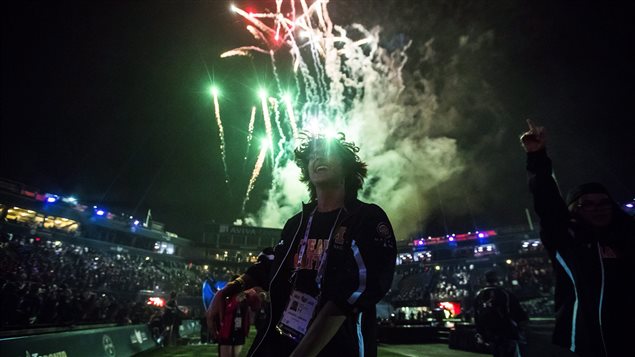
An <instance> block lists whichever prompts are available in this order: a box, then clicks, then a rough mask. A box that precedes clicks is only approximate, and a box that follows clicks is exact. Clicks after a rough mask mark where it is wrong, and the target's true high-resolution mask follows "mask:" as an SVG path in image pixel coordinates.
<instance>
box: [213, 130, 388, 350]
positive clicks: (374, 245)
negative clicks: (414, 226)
mask: <svg viewBox="0 0 635 357" xmlns="http://www.w3.org/2000/svg"><path fill="white" fill-rule="evenodd" d="M357 152H358V148H357V147H356V146H354V144H352V143H348V142H346V141H345V138H344V135H343V134H340V136H339V137H338V138H333V139H329V138H325V137H323V136H311V135H308V134H307V135H306V136H305V138H303V140H302V143H301V145H300V146H299V147H298V148H297V149H296V151H295V158H296V163H297V164H298V166H299V167H300V169H301V171H302V177H301V181H303V182H305V183H306V184H307V187H308V189H309V192H310V198H311V200H310V202H309V203H308V204H305V205H304V206H303V209H302V211H301V212H300V213H298V214H297V215H295V216H293V217H292V218H291V219H289V220H288V221H287V223H286V224H285V226H284V228H283V230H282V237H281V240H280V242H279V243H278V244H277V245H276V247H275V248H274V260H273V264H271V265H270V267H267V266H266V265H264V264H259V263H257V264H255V265H253V266H252V267H250V268H249V269H248V270H247V272H245V274H243V275H242V276H241V277H240V278H239V279H237V280H236V281H235V282H234V283H232V284H228V285H227V287H225V288H224V289H223V290H222V291H221V292H219V294H217V295H216V296H215V298H214V300H213V302H212V304H211V307H210V308H209V310H208V312H207V317H208V321H209V325H210V326H211V333H212V334H215V333H217V329H218V326H217V321H218V318H219V316H220V314H221V313H222V306H223V305H224V303H225V301H226V298H227V297H231V296H233V295H235V294H237V293H238V292H240V291H243V290H245V289H248V288H250V287H253V286H260V287H262V288H264V289H265V290H267V291H268V292H269V297H270V304H269V309H270V310H269V313H268V317H269V320H268V323H267V324H266V326H265V327H264V328H263V329H261V330H260V331H258V334H257V336H256V338H255V339H254V342H253V344H252V346H251V348H250V351H249V353H248V356H272V357H273V356H275V357H278V356H301V357H307V356H318V355H319V356H327V355H328V356H331V357H332V356H359V355H365V356H371V357H372V356H376V355H377V346H376V340H375V338H374V336H376V334H375V331H374V329H375V328H376V323H374V321H375V318H376V316H375V305H376V304H377V303H378V302H379V301H380V300H381V298H382V297H384V295H385V294H386V293H387V292H388V289H389V288H390V286H391V283H392V278H393V274H394V268H395V260H396V255H397V251H396V244H395V236H394V233H393V229H392V226H391V225H390V222H389V220H388V217H387V216H386V213H384V211H383V210H382V209H381V208H380V207H379V206H377V205H374V204H367V203H363V202H361V201H359V200H358V199H357V192H358V191H359V189H360V188H361V187H362V184H363V182H364V178H365V176H366V164H365V163H364V162H362V161H361V160H360V159H359V157H358V156H357Z"/></svg>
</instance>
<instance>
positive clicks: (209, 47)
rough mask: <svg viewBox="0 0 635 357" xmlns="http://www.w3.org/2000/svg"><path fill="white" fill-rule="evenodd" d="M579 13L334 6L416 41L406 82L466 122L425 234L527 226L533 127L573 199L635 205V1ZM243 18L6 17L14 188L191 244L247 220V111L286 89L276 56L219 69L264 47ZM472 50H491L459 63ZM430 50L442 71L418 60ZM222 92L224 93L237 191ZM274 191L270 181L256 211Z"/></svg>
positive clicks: (258, 5)
mask: <svg viewBox="0 0 635 357" xmlns="http://www.w3.org/2000/svg"><path fill="white" fill-rule="evenodd" d="M234 3H235V4H236V5H239V6H241V7H245V6H251V7H253V8H254V9H258V10H262V9H264V8H267V7H268V8H270V9H273V8H274V6H275V5H274V4H275V1H273V0H270V1H269V0H258V1H256V0H251V1H236V2H234ZM510 3H513V4H510ZM567 3H568V4H565V3H564V2H556V1H514V2H510V1H502V0H501V1H480V2H476V1H473V2H470V1H441V0H436V1H416V0H403V1H397V0H395V1H379V0H372V1H371V0H369V1H362V0H359V1H353V0H348V1H337V0H332V1H331V4H330V5H329V11H330V15H331V18H332V19H333V21H334V22H335V23H338V24H343V25H344V24H350V23H352V22H357V23H360V24H363V25H365V26H366V27H368V28H370V27H373V26H376V25H379V26H382V28H383V29H384V31H383V33H382V38H385V43H384V45H385V46H386V47H390V46H395V44H399V43H403V42H404V41H406V40H412V41H413V44H412V46H411V47H410V49H409V50H408V52H407V53H408V56H409V61H408V63H407V66H406V67H405V68H404V78H405V80H406V81H408V80H409V79H412V78H415V77H416V76H424V77H426V78H429V79H430V83H433V84H434V90H435V93H436V96H437V98H438V100H439V103H440V107H441V108H444V107H447V108H450V107H453V108H455V109H456V111H458V112H459V113H460V115H459V116H458V118H461V120H446V119H445V118H439V120H438V121H434V122H433V123H432V124H431V126H430V131H429V133H430V136H445V137H450V138H453V139H455V140H456V142H457V145H458V148H459V150H460V154H461V157H462V159H463V160H464V161H465V169H464V170H463V171H462V172H461V173H460V174H457V175H455V176H453V177H452V178H451V179H449V180H446V181H444V182H441V183H439V184H438V185H436V187H435V188H434V189H431V190H429V191H428V192H424V193H422V195H421V197H420V198H416V197H413V198H412V199H413V200H417V199H420V200H422V201H425V202H428V206H430V207H431V208H430V209H428V210H426V211H425V212H422V216H421V220H420V222H419V224H420V227H421V232H422V233H424V234H431V235H437V234H445V232H450V233H451V232H457V233H458V232H464V231H467V230H471V229H472V228H473V227H477V228H490V227H496V226H509V225H518V224H525V222H526V221H525V213H524V210H525V208H526V207H531V201H530V196H529V194H528V192H527V188H526V176H525V171H524V153H523V151H522V149H521V148H520V145H519V144H518V135H519V134H520V133H521V132H522V131H524V130H525V118H528V117H531V118H534V120H535V121H537V122H538V123H540V124H542V125H545V126H546V127H547V130H548V140H549V141H548V148H549V153H550V156H551V157H552V158H553V160H554V164H555V170H556V176H557V178H558V181H559V183H560V185H561V188H562V189H563V190H565V191H566V190H567V189H569V188H571V187H572V186H573V185H575V184H578V183H581V182H586V181H591V180H594V181H600V182H603V183H605V184H606V185H607V186H608V187H609V190H610V191H611V192H612V194H613V195H614V197H615V198H616V200H618V201H622V202H624V201H626V200H629V199H633V197H634V196H635V160H633V156H634V155H633V154H634V153H635V150H633V142H635V140H633V127H634V126H633V124H632V122H633V118H634V117H635V116H634V114H635V110H634V105H633V103H635V84H634V83H635V82H634V80H635V73H634V72H635V66H634V65H633V64H634V63H635V58H634V56H633V55H632V54H631V52H632V49H633V48H634V46H635V41H634V40H635V26H634V23H635V22H634V21H632V14H633V11H632V9H631V8H630V6H628V5H627V2H624V4H618V3H611V4H605V3H601V4H600V3H599V2H597V3H591V2H588V3H587V2H575V5H572V3H571V2H567ZM229 4H230V2H229V1H225V0H222V1H221V0H213V1H188V2H176V1H134V2H133V1H130V2H124V1H112V2H105V1H97V2H75V1H62V2H38V1H10V2H4V3H3V5H2V43H1V52H2V97H1V98H2V116H1V119H0V120H1V122H0V123H1V124H0V125H1V126H0V177H3V178H7V179H11V180H14V181H18V182H22V183H25V184H27V185H31V186H35V187H38V188H40V189H41V190H42V191H44V192H51V193H57V194H61V195H73V196H75V197H78V198H79V200H80V202H82V203H85V204H90V205H93V204H95V205H100V206H103V207H105V208H106V209H108V210H109V211H111V212H113V213H119V212H126V213H128V214H134V215H135V216H138V217H141V218H142V217H144V216H145V213H146V211H147V210H148V209H149V208H150V209H152V213H153V218H155V219H156V220H159V221H161V222H164V223H165V224H166V227H167V229H168V230H170V231H173V232H176V233H178V234H179V235H182V236H186V237H189V238H194V239H196V238H198V237H200V236H201V235H202V229H203V224H204V223H205V222H211V221H216V222H223V223H231V222H233V221H234V220H235V219H237V218H240V217H239V216H240V211H241V207H240V206H241V203H242V199H243V197H244V192H245V189H246V185H247V181H248V179H249V174H250V172H251V165H253V160H254V155H257V152H256V151H254V150H253V149H252V150H251V151H250V152H249V157H250V160H251V161H249V162H248V163H245V162H244V161H243V156H244V155H245V150H246V139H245V138H246V128H247V122H248V120H249V112H250V109H251V106H252V105H257V104H258V99H257V88H258V86H260V85H263V84H264V85H267V83H270V82H271V81H272V80H273V74H272V71H271V66H270V62H269V60H268V58H267V57H266V56H257V55H254V56H252V57H232V58H226V59H221V58H219V55H220V54H221V53H222V52H224V51H227V50H229V49H232V48H235V47H239V46H242V45H249V44H254V43H255V40H253V38H252V37H251V36H250V35H249V34H248V33H247V32H246V31H244V26H243V21H242V20H241V19H240V18H238V17H237V16H236V15H234V14H232V13H230V11H229ZM461 36H469V38H470V39H472V38H479V39H482V41H481V42H478V41H476V42H477V43H478V46H476V47H472V48H471V49H470V50H469V51H468V50H466V49H465V48H463V49H459V48H458V45H457V44H458V43H459V39H460V38H461ZM432 39H433V40H432ZM470 43H472V42H470ZM426 46H427V47H428V48H432V49H434V52H435V54H436V55H435V58H434V60H432V61H423V60H422V57H423V53H424V52H423V49H424V48H425V47H426ZM283 67H284V66H283ZM280 72H281V73H283V76H284V75H288V72H289V71H288V70H284V68H282V69H280ZM212 82H215V83H216V84H217V85H218V86H219V87H220V88H221V91H222V97H221V111H222V116H223V120H224V128H225V135H226V142H227V148H226V150H227V164H228V172H229V177H230V183H229V184H226V183H225V182H224V180H225V177H224V173H223V165H222V161H221V158H220V151H219V140H218V132H217V130H218V129H217V127H216V125H215V121H214V117H213V112H212V110H213V106H212V102H211V99H210V96H209V93H208V89H209V85H210V84H211V83H212ZM441 112H446V113H447V112H450V110H449V109H448V110H447V111H445V110H442V111H441ZM362 156H363V153H362ZM386 174H387V175H394V173H386ZM270 179H271V178H270V175H268V174H267V173H264V174H263V175H262V177H261V178H260V179H259V181H258V182H257V185H256V188H255V190H254V195H253V197H252V200H250V201H249V202H248V205H247V210H248V211H252V212H253V211H256V210H258V208H259V203H260V202H261V201H262V199H263V197H264V195H265V194H266V191H267V188H268V185H269V182H268V180H270ZM457 187H460V188H461V189H460V190H457ZM298 204H299V203H298ZM404 204H405V205H409V204H412V203H411V202H404ZM298 207H299V206H298ZM398 238H399V239H404V238H406V237H398Z"/></svg>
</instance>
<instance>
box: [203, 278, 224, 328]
mask: <svg viewBox="0 0 635 357" xmlns="http://www.w3.org/2000/svg"><path fill="white" fill-rule="evenodd" d="M225 305H226V302H225V296H223V291H222V290H221V291H219V292H217V293H216V295H214V299H213V300H212V303H211V304H210V306H209V309H207V311H206V312H205V318H206V319H207V329H208V331H209V332H210V333H211V335H212V338H213V339H214V340H218V336H219V333H220V332H219V331H220V324H221V321H223V314H224V313H225Z"/></svg>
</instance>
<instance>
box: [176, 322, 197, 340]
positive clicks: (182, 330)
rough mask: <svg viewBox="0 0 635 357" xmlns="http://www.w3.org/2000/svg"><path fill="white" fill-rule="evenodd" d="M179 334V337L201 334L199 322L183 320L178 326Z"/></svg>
mask: <svg viewBox="0 0 635 357" xmlns="http://www.w3.org/2000/svg"><path fill="white" fill-rule="evenodd" d="M179 335H181V337H187V338H192V337H200V336H201V323H200V321H198V320H183V321H181V326H179Z"/></svg>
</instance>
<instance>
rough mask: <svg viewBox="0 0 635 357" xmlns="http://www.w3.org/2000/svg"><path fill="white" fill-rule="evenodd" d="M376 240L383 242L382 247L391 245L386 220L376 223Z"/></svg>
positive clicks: (390, 234)
mask: <svg viewBox="0 0 635 357" xmlns="http://www.w3.org/2000/svg"><path fill="white" fill-rule="evenodd" d="M376 241H377V242H381V243H383V245H384V247H392V232H391V231H390V227H388V224H387V223H386V222H380V223H379V224H378V225H377V239H376Z"/></svg>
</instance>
